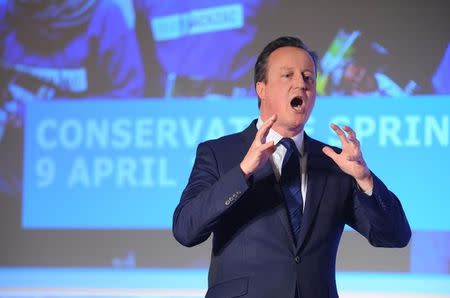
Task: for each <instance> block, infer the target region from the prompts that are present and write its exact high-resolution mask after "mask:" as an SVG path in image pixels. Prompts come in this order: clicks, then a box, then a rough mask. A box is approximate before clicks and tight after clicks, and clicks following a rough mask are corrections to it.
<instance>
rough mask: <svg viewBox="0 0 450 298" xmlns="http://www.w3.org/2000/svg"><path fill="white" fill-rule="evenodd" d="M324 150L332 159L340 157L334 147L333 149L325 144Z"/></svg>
mask: <svg viewBox="0 0 450 298" xmlns="http://www.w3.org/2000/svg"><path fill="white" fill-rule="evenodd" d="M322 152H323V153H324V154H325V155H326V156H328V157H329V158H331V159H332V160H334V161H336V159H337V158H338V156H339V154H337V153H336V152H334V150H333V149H331V147H328V146H325V147H323V148H322Z"/></svg>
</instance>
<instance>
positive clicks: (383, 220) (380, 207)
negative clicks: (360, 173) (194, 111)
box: [173, 121, 411, 298]
mask: <svg viewBox="0 0 450 298" xmlns="http://www.w3.org/2000/svg"><path fill="white" fill-rule="evenodd" d="M256 132H257V129H256V121H253V122H252V123H251V125H250V126H249V127H248V128H247V129H245V130H244V131H243V132H241V133H237V134H233V135H229V136H225V137H222V138H220V139H217V140H212V141H207V142H204V143H202V144H200V145H199V146H198V149H197V156H196V160H195V164H194V167H193V169H192V173H191V175H190V178H189V182H188V184H187V186H186V188H185V190H184V192H183V194H182V197H181V200H180V203H179V205H178V206H177V208H176V210H175V213H174V218H173V233H174V236H175V238H176V239H177V240H178V241H179V242H180V243H181V244H182V245H185V246H194V245H196V244H199V243H201V242H203V241H205V240H206V239H208V237H209V236H210V235H211V233H212V234H213V246H212V254H211V264H210V268H209V278H208V284H209V286H208V292H207V294H206V297H208V298H215V297H254V298H264V297H268V298H274V297H283V298H284V297H288V298H291V297H292V298H293V297H294V295H295V288H296V287H297V290H298V294H299V297H300V298H322V297H324V298H325V297H338V294H337V290H336V282H335V263H336V254H337V249H338V244H339V241H340V238H341V235H342V232H343V229H344V225H345V224H348V225H350V226H351V227H353V228H354V229H355V230H357V231H358V232H359V233H361V234H362V235H364V237H366V238H367V239H368V240H369V242H370V243H371V244H372V245H374V246H383V247H403V246H405V245H407V244H408V242H409V239H410V236H411V230H410V227H409V224H408V221H407V219H406V217H405V214H404V212H403V209H402V206H401V204H400V201H399V200H398V199H397V197H396V196H395V195H394V194H393V193H392V192H390V191H389V190H388V189H387V188H386V186H385V185H384V184H383V183H382V182H381V181H380V180H379V179H378V178H377V177H376V176H375V175H374V183H375V185H374V189H373V193H372V196H370V197H369V196H367V195H366V194H364V193H363V192H361V191H360V190H359V189H358V187H357V185H356V183H355V181H354V179H353V178H352V177H351V176H349V175H347V174H345V173H343V172H342V171H341V170H340V169H339V168H338V167H337V165H336V164H335V163H334V162H333V160H331V159H330V158H329V157H327V156H326V155H325V154H323V153H322V147H323V146H324V145H325V144H323V143H320V142H319V141H316V140H314V139H312V138H310V137H308V136H307V135H306V134H305V139H304V142H305V147H304V148H305V152H306V153H307V158H308V163H307V175H308V186H307V195H306V203H305V209H304V215H303V222H302V228H301V232H300V236H299V241H298V242H297V244H295V242H294V240H293V237H292V232H291V228H290V225H289V218H288V214H287V211H286V207H285V205H284V203H283V199H282V195H281V191H280V187H279V184H278V182H277V180H276V178H275V175H274V173H273V170H272V166H271V164H270V162H267V163H266V164H265V165H264V166H263V167H262V168H261V169H260V170H259V171H257V172H256V173H254V175H253V176H252V178H251V179H250V181H247V180H246V179H245V178H244V175H243V173H242V171H241V169H240V166H239V164H240V162H241V161H242V159H243V158H244V156H245V154H246V153H247V151H248V149H249V147H250V145H251V143H252V141H253V140H254V138H255V134H256ZM335 149H336V150H338V149H337V148H335Z"/></svg>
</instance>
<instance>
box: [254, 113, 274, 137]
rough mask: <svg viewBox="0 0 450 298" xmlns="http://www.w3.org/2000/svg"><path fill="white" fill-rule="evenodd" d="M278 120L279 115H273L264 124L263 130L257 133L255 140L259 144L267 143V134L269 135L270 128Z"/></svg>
mask: <svg viewBox="0 0 450 298" xmlns="http://www.w3.org/2000/svg"><path fill="white" fill-rule="evenodd" d="M276 120H277V115H275V114H274V115H272V116H271V117H270V118H269V119H267V120H266V122H264V123H263V125H262V126H261V128H260V129H259V130H258V132H257V133H256V137H255V139H256V140H257V141H258V142H259V144H264V143H265V142H266V137H267V134H268V133H269V130H270V128H271V127H272V125H273V124H274V123H275V121H276Z"/></svg>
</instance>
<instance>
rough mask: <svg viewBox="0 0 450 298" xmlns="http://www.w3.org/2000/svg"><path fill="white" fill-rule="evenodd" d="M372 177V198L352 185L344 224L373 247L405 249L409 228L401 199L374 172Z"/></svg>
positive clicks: (409, 232)
mask: <svg viewBox="0 0 450 298" xmlns="http://www.w3.org/2000/svg"><path fill="white" fill-rule="evenodd" d="M372 176H373V180H374V188H373V192H372V195H371V196H368V195H366V194H365V193H364V192H362V191H361V190H359V188H358V187H357V186H356V182H354V190H353V196H352V204H351V205H352V207H351V208H350V209H349V211H348V212H349V213H348V222H347V224H349V225H350V226H351V227H352V228H354V229H355V230H357V231H358V232H359V233H361V234H362V235H363V236H364V237H366V238H367V239H368V240H369V242H370V244H371V245H373V246H379V247H404V246H406V245H407V244H408V242H409V240H410V238H411V228H410V226H409V223H408V220H407V218H406V215H405V213H404V211H403V208H402V205H401V203H400V200H399V199H398V198H397V196H396V195H395V194H394V193H392V192H391V191H389V190H388V189H387V187H386V186H385V185H384V183H383V182H382V181H381V180H380V179H379V178H378V177H376V176H375V175H374V174H373V173H372Z"/></svg>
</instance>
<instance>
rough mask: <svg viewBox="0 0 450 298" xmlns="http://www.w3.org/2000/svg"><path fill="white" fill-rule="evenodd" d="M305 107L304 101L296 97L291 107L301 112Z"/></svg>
mask: <svg viewBox="0 0 450 298" xmlns="http://www.w3.org/2000/svg"><path fill="white" fill-rule="evenodd" d="M302 105H303V99H302V98H301V97H300V96H296V97H294V98H293V99H292V100H291V107H293V108H294V109H296V110H299V109H300V108H301V107H302Z"/></svg>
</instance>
